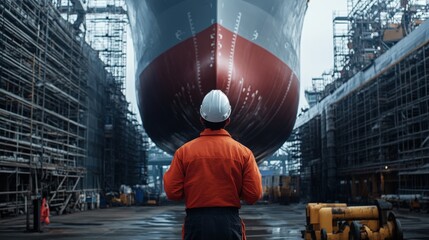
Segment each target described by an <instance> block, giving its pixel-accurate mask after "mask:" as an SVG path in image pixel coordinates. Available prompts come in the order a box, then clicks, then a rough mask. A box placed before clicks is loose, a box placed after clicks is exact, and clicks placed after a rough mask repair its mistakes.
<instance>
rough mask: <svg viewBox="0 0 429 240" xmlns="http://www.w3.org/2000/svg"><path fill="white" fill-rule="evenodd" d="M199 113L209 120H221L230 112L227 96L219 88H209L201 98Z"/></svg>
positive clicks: (226, 117)
mask: <svg viewBox="0 0 429 240" xmlns="http://www.w3.org/2000/svg"><path fill="white" fill-rule="evenodd" d="M200 114H201V117H202V118H203V119H205V120H206V121H209V122H214V123H217V122H223V121H225V120H226V119H228V118H229V115H230V114H231V105H229V100H228V97H227V96H226V95H225V93H223V92H222V91H221V90H211V91H210V92H209V93H207V95H206V96H205V97H204V99H203V103H202V104H201V108H200Z"/></svg>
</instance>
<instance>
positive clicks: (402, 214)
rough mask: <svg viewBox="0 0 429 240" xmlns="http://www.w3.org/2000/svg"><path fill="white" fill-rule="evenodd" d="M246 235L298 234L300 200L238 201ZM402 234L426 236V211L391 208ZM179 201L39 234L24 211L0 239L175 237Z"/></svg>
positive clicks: (66, 220)
mask: <svg viewBox="0 0 429 240" xmlns="http://www.w3.org/2000/svg"><path fill="white" fill-rule="evenodd" d="M240 216H241V218H242V219H243V220H244V222H245V224H246V229H247V238H248V239H249V240H265V239H267V240H270V239H302V238H301V230H304V228H305V205H304V204H291V205H255V206H243V207H242V209H241V211H240ZM397 216H398V219H399V220H400V221H401V225H402V227H403V230H404V237H405V239H429V231H428V228H429V214H427V213H410V212H409V211H405V210H403V211H399V212H397ZM184 217H185V211H184V206H183V205H168V206H159V207H118V208H110V209H100V210H92V211H86V212H80V213H74V214H69V215H61V216H55V215H54V216H51V224H50V225H48V226H45V227H43V233H27V232H25V229H26V228H25V226H26V224H25V223H26V222H25V216H21V217H16V218H11V219H0V239H14V240H17V239H145V240H146V239H178V240H179V239H181V231H182V223H183V219H184Z"/></svg>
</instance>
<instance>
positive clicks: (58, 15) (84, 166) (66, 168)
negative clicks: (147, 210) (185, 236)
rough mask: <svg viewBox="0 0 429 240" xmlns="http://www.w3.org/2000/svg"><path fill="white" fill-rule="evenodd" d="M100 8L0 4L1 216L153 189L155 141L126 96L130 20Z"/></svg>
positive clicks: (33, 1)
mask: <svg viewBox="0 0 429 240" xmlns="http://www.w3.org/2000/svg"><path fill="white" fill-rule="evenodd" d="M93 2H94V1H93ZM101 2H102V3H101V6H104V7H99V6H97V5H94V6H90V5H88V6H83V5H82V4H81V2H80V1H46V0H25V1H24V0H18V1H15V0H13V1H12V0H6V1H1V2H0V214H2V215H8V214H19V213H23V212H24V211H26V209H27V208H30V206H31V200H33V199H36V198H41V197H45V198H46V199H47V201H48V203H49V205H50V208H51V211H57V212H58V213H63V212H64V211H72V210H73V209H76V208H79V209H85V208H87V207H88V204H87V203H95V202H97V201H98V200H97V199H98V196H99V195H100V194H101V193H105V192H108V191H113V190H116V191H118V190H119V187H120V185H122V184H125V185H129V186H133V185H138V184H145V181H146V171H147V168H146V147H147V140H146V138H145V137H144V131H143V128H142V126H141V124H139V123H138V122H137V120H136V116H135V114H134V113H132V112H130V110H129V103H128V102H127V101H126V98H125V95H124V93H123V89H124V79H125V72H126V71H125V69H126V68H125V59H126V58H125V52H124V46H125V42H126V41H125V37H124V34H125V31H124V29H125V24H126V12H125V10H124V9H123V7H122V6H123V3H122V1H113V2H112V3H109V1H101ZM84 7H85V8H84ZM84 9H85V10H84ZM96 14H98V15H96ZM101 15H102V17H101ZM98 23H101V25H97V24H98ZM91 30H92V32H91ZM96 30H97V31H100V32H102V33H100V32H97V31H96ZM85 40H86V41H85ZM97 48H98V49H97ZM92 206H93V205H92Z"/></svg>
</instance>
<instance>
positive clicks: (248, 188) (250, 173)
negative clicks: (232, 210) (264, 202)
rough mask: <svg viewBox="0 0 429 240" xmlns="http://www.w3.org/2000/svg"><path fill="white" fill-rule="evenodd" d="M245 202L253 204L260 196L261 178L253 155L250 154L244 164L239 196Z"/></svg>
mask: <svg viewBox="0 0 429 240" xmlns="http://www.w3.org/2000/svg"><path fill="white" fill-rule="evenodd" d="M240 197H241V198H242V199H243V200H244V201H246V203H247V204H254V203H255V202H256V201H258V200H259V199H260V198H261V197H262V178H261V173H260V172H259V168H258V165H257V164H256V160H255V157H254V156H253V154H252V153H251V154H250V157H249V159H248V160H247V162H246V163H245V164H244V169H243V187H242V191H241V196H240Z"/></svg>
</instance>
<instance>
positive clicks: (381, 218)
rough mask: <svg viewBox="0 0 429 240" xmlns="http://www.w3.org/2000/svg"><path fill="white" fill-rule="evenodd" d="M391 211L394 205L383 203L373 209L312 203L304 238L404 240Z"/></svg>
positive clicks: (307, 212)
mask: <svg viewBox="0 0 429 240" xmlns="http://www.w3.org/2000/svg"><path fill="white" fill-rule="evenodd" d="M390 210H392V204H390V203H388V202H385V201H382V200H378V201H376V204H375V205H370V206H347V205H346V204H345V203H332V204H329V203H309V204H308V205H307V208H306V223H307V225H306V229H305V230H304V231H302V237H303V238H304V239H305V240H319V239H320V240H327V239H335V240H342V239H349V240H350V239H353V240H361V239H362V240H363V239H377V240H402V239H403V233H402V228H401V224H400V222H399V220H398V219H397V218H396V216H395V214H394V213H393V212H391V211H390Z"/></svg>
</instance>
